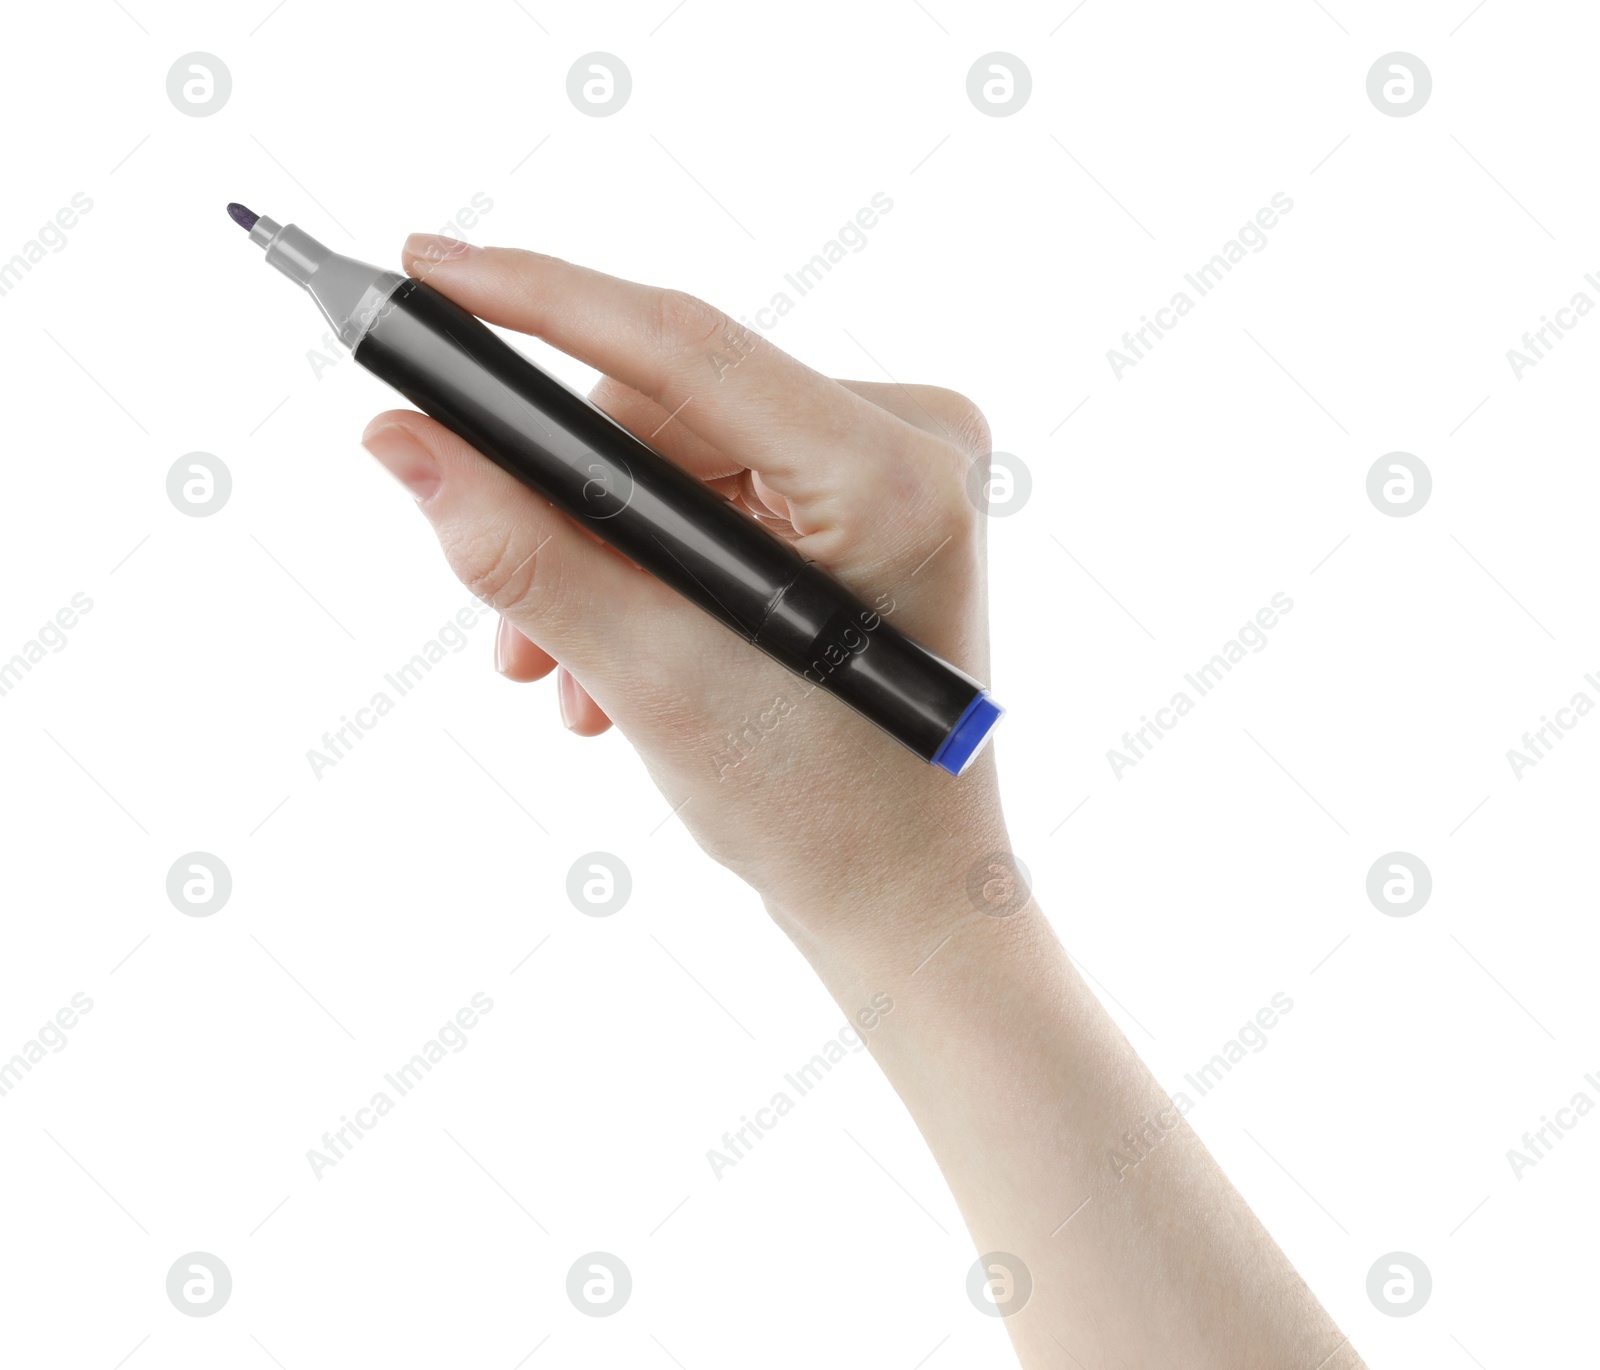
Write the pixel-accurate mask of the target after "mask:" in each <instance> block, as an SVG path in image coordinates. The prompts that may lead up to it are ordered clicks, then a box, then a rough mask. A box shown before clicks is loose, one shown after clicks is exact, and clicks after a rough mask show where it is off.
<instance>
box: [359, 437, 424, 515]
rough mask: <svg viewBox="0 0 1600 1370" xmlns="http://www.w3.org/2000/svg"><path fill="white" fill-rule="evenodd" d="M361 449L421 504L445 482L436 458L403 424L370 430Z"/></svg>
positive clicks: (362, 438) (363, 440)
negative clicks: (368, 453) (382, 466)
mask: <svg viewBox="0 0 1600 1370" xmlns="http://www.w3.org/2000/svg"><path fill="white" fill-rule="evenodd" d="M361 445H362V446H363V447H365V448H366V449H367V451H369V452H371V453H372V455H373V456H375V457H376V458H377V459H378V460H379V461H380V462H382V463H383V465H384V466H385V467H386V468H387V469H388V471H389V474H390V475H392V476H393V477H394V478H395V479H396V480H398V481H399V482H400V484H402V485H403V486H405V487H406V489H407V490H409V491H411V493H412V494H413V495H415V496H416V497H417V503H418V504H421V503H422V501H424V500H425V499H427V498H428V496H429V495H431V494H432V493H433V492H434V491H435V490H437V489H438V488H439V483H440V482H441V481H442V480H443V479H444V478H443V476H441V475H440V473H439V466H438V463H437V462H435V461H434V459H433V454H432V453H431V452H429V451H428V449H427V448H426V447H424V446H423V445H422V444H421V443H420V442H418V441H417V440H416V439H415V438H414V437H412V436H411V434H409V433H408V432H406V430H405V429H404V428H402V427H400V425H399V424H396V423H386V424H382V425H380V426H379V427H377V428H369V429H368V430H367V431H366V432H365V433H363V434H362V435H361Z"/></svg>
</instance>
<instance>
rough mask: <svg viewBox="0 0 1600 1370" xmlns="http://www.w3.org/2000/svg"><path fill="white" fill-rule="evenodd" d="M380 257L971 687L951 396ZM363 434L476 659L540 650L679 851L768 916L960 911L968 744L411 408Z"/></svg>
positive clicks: (647, 292)
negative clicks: (456, 586) (684, 580)
mask: <svg viewBox="0 0 1600 1370" xmlns="http://www.w3.org/2000/svg"><path fill="white" fill-rule="evenodd" d="M405 264H406V266H407V268H408V270H410V271H412V273H413V274H416V275H424V276H425V277H426V279H427V281H428V283H429V284H430V285H431V286H433V287H434V288H435V289H438V290H440V291H442V292H443V293H444V294H446V295H448V296H450V297H451V298H452V299H454V300H455V301H456V302H457V303H458V304H460V305H462V306H463V307H464V308H466V309H467V310H469V311H470V312H472V313H474V314H476V315H478V316H479V317H480V318H483V319H486V320H488V321H489V322H490V323H495V324H501V325H504V326H507V327H510V328H516V329H520V330H522V331H523V332H526V333H531V334H533V335H535V336H537V337H540V338H543V339H544V340H545V341H547V342H550V343H552V344H554V345H555V346H556V347H558V348H560V349H561V350H562V351H564V352H567V353H570V354H571V355H572V356H574V357H576V358H578V359H579V360H581V361H583V362H586V363H588V364H589V365H590V366H593V367H595V368H596V369H597V370H599V371H601V372H602V373H604V376H605V379H603V380H602V381H601V382H600V384H599V385H598V386H597V387H596V388H595V390H594V392H593V394H592V396H591V398H592V399H593V401H594V402H595V403H596V404H597V405H598V406H599V407H600V408H601V409H603V410H605V411H606V412H607V413H608V414H610V415H611V417H613V418H614V419H616V420H617V421H618V422H619V423H621V424H622V425H623V426H624V427H626V428H628V429H630V430H631V431H632V432H633V433H635V434H636V435H637V436H638V437H640V438H641V439H643V440H644V441H646V442H647V443H649V444H651V445H652V446H654V447H655V448H657V449H658V450H659V451H661V452H662V453H663V454H664V455H666V456H667V457H669V458H670V459H672V460H673V461H676V462H677V463H678V464H679V465H681V466H683V467H684V468H686V469H687V470H689V471H691V472H693V473H694V474H695V475H697V476H699V477H700V478H701V479H702V480H704V481H706V482H707V483H708V484H710V485H711V486H713V487H714V488H715V489H717V490H719V491H721V492H722V493H723V494H724V495H726V496H727V497H728V498H729V499H731V500H733V501H735V502H736V503H738V504H739V505H740V506H741V507H743V508H744V509H746V510H747V511H748V512H749V513H750V514H751V515H752V516H753V517H755V518H757V519H759V520H760V521H761V522H762V523H763V524H765V525H766V526H767V527H768V528H770V529H772V530H773V531H774V532H776V533H777V534H779V535H780V536H782V537H785V538H788V539H790V540H791V541H793V542H794V544H795V545H796V547H797V549H798V550H799V551H801V552H802V553H803V554H804V555H806V556H808V557H812V558H815V559H816V560H817V561H818V562H820V563H821V564H822V565H824V566H826V567H827V568H829V570H831V571H832V572H833V573H834V574H835V575H836V576H837V577H838V578H839V579H840V580H842V581H843V582H844V583H845V584H846V585H848V586H849V587H851V588H852V589H853V590H854V591H855V592H856V594H857V596H858V597H859V598H860V599H861V600H862V601H863V602H864V603H866V604H868V605H871V606H874V607H875V608H877V609H878V610H879V612H881V613H883V614H884V615H885V617H887V618H888V619H889V620H890V621H891V622H893V623H894V625H895V626H896V627H897V628H899V629H901V630H902V631H903V632H906V633H908V634H910V635H911V636H912V637H914V638H916V639H918V640H920V641H921V642H923V643H924V644H925V645H927V646H928V647H930V648H931V649H932V650H933V651H935V652H937V653H939V654H940V655H941V656H943V657H945V658H946V659H947V660H949V661H951V662H953V663H954V664H955V665H957V666H959V667H961V668H962V669H963V670H965V671H967V672H968V673H969V674H970V675H972V676H974V677H976V678H978V679H980V680H987V677H988V664H989V663H988V636H987V625H986V615H985V608H984V574H983V551H984V536H983V535H984V526H983V525H984V522H985V520H984V517H983V515H982V514H981V513H980V512H979V510H978V508H977V507H976V504H975V502H974V498H973V496H972V495H971V494H969V491H977V490H980V489H981V486H982V480H983V478H984V477H983V475H982V469H981V468H982V467H983V465H984V463H986V461H987V458H988V429H987V425H986V424H985V422H984V419H983V416H982V414H980V413H979V412H978V410H977V408H976V407H975V406H974V405H973V404H972V403H971V402H970V401H968V400H966V399H964V398H963V397H961V396H960V395H957V394H954V393H952V392H950V391H948V390H940V389H937V388H933V387H928V386H915V387H912V386H898V385H870V384H862V383H851V382H839V381H834V380H829V379H828V378H827V377H825V376H821V375H818V374H817V373H816V372H814V371H812V370H810V369H809V368H807V367H806V366H804V365H802V364H801V363H800V362H798V361H796V360H794V359H793V358H792V357H790V356H788V355H787V354H785V353H783V352H781V351H779V350H778V349H777V348H775V347H773V346H772V345H771V344H769V343H767V342H766V341H765V340H764V339H762V338H761V337H760V336H758V335H757V334H755V333H753V332H752V331H751V330H749V329H747V328H744V327H742V326H741V325H739V324H736V323H734V322H733V321H732V320H730V319H729V318H728V317H727V316H726V315H725V314H723V313H722V312H721V311H720V310H717V309H715V308H713V307H712V306H711V305H708V304H705V303H703V302H701V301H700V300H698V299H695V298H693V297H692V296H689V295H684V294H682V293H679V292H677V291H672V290H660V289H655V288H652V287H648V286H642V285H635V284H633V283H631V282H628V281H622V280H617V279H616V278H614V277H611V276H605V275H602V274H600V273H599V272H596V271H590V270H587V269H585V268H583V267H580V266H574V265H572V264H571V263H568V262H564V261H559V260H557V259H555V258H552V257H543V256H539V255H537V254H535V253H531V252H523V251H517V250H513V249H508V248H470V247H467V246H466V245H465V244H460V243H456V242H453V241H451V240H428V239H423V238H413V239H411V240H409V241H408V242H407V244H406V250H405ZM364 441H365V442H366V444H367V446H368V447H369V448H370V449H371V450H372V452H373V453H374V454H375V455H376V456H377V457H378V458H379V460H380V461H382V462H383V463H384V464H385V465H386V466H388V467H389V469H390V470H391V471H392V472H394V474H395V475H397V476H398V477H400V478H401V479H402V480H403V481H404V482H406V483H407V484H408V485H409V486H410V487H411V488H412V490H413V492H414V493H415V494H416V496H417V499H418V502H419V504H420V506H421V508H422V511H423V513H424V514H425V515H426V516H427V517H428V519H429V520H430V521H431V522H432V523H433V525H434V527H435V529H436V530H437V531H438V534H439V538H440V541H441V543H442V544H443V547H444V551H445V555H446V557H447V558H448V560H449V562H450V565H451V567H452V568H453V569H454V570H455V572H456V574H457V575H458V576H459V577H460V578H461V580H462V581H463V583H465V584H466V585H467V586H468V588H470V589H471V590H472V591H473V592H474V593H475V594H477V595H478V596H479V597H480V598H481V599H483V600H484V601H485V602H486V603H488V604H491V605H492V606H493V607H494V608H496V609H497V610H498V611H499V612H500V614H501V617H502V619H503V621H504V622H503V626H502V629H501V632H500V635H499V638H498V640H497V643H496V655H497V660H498V662H499V664H500V666H501V669H502V670H503V671H504V672H505V673H506V674H507V675H509V676H511V677H512V678H514V679H520V680H532V679H537V678H539V677H540V676H543V675H546V674H548V673H549V672H550V671H551V670H552V669H555V668H557V667H558V664H559V678H558V684H557V690H558V695H559V698H560V705H561V712H562V715H563V718H564V721H565V722H566V724H567V726H568V727H570V728H572V729H573V730H574V731H576V732H579V733H583V734H594V733H597V732H601V731H604V730H605V728H606V727H607V726H609V724H611V723H615V724H616V725H617V727H619V728H620V729H621V730H622V732H623V734H624V735H625V736H626V737H627V738H628V740H629V741H630V742H631V743H632V744H633V745H634V747H636V748H637V749H638V751H639V753H640V755H641V756H642V757H643V759H644V761H645V763H646V765H647V766H648V767H649V770H650V773H651V774H652V776H653V777H654V778H655V781H656V783H657V785H658V786H659V787H660V788H661V791H662V793H663V794H664V795H665V796H666V798H667V800H668V802H669V804H671V805H672V806H673V807H674V808H676V809H677V811H678V815H679V817H680V819H681V820H682V821H683V822H684V823H685V824H686V825H687V827H688V828H689V830H690V831H691V832H692V833H693V834H694V836H695V837H696V839H697V840H698V841H699V843H700V845H701V846H702V847H703V848H704V849H705V850H706V851H707V852H708V853H710V855H711V856H712V857H714V858H715V859H716V860H718V861H720V862H721V863H722V864H723V865H725V866H727V867H729V868H730V869H732V870H733V871H735V872H736V873H737V874H739V875H740V876H742V877H743V878H744V879H745V880H747V881H748V882H749V883H750V884H751V885H753V886H754V887H755V889H756V890H757V891H759V893H760V894H761V895H762V897H763V898H764V899H765V901H766V903H767V906H768V908H769V909H771V910H772V912H773V913H774V915H775V916H777V917H778V918H779V919H780V921H782V922H783V923H784V924H785V925H786V926H788V927H789V928H790V930H791V931H792V932H794V933H795V934H797V935H800V934H802V933H804V934H806V935H807V936H808V937H810V936H814V937H816V938H819V939H825V940H829V941H831V940H832V939H833V938H834V936H836V935H846V936H848V935H849V934H850V931H851V930H852V929H865V928H867V927H871V928H873V929H874V935H876V936H882V937H889V938H893V939H895V940H899V939H901V938H904V939H906V945H907V946H908V947H910V946H914V945H920V944H921V942H922V940H923V938H924V937H925V934H926V932H927V931H929V930H931V929H932V928H935V927H939V926H942V925H943V923H944V922H945V921H946V920H947V919H949V918H950V917H980V916H981V914H980V913H979V912H978V910H977V909H976V908H974V907H973V906H972V904H971V901H969V900H968V899H967V898H966V897H965V893H964V891H965V889H966V880H967V874H968V872H969V871H970V870H971V869H972V867H973V866H974V863H976V862H979V861H980V860H981V859H982V858H984V857H985V856H986V854H989V853H993V852H995V851H998V850H1002V849H1004V847H1005V845H1006V842H1005V836H1004V827H1003V823H1002V820H1001V816H1000V804H999V798H998V793H997V789H996V784H995V771H994V761H993V757H992V755H985V756H983V757H981V758H980V759H979V760H978V761H977V762H976V763H975V764H974V765H973V767H972V768H971V770H969V771H968V773H967V774H966V775H965V776H963V777H962V778H961V779H960V780H959V781H958V780H955V779H954V778H952V777H951V776H949V775H947V774H945V773H944V772H942V771H939V770H937V769H936V768H934V767H932V766H929V765H928V764H927V763H926V762H924V761H921V760H919V759H918V758H916V757H915V756H913V755H912V754H911V753H909V752H907V751H905V750H904V749H903V748H901V747H900V746H898V745H897V744H896V743H894V742H893V741H891V740H890V739H888V738H887V737H885V736H884V735H883V734H882V733H880V732H879V731H878V730H877V729H875V728H874V727H872V726H871V725H870V724H868V723H866V722H864V721H863V720H861V719H860V718H858V717H857V716H856V715H855V714H854V713H853V712H852V711H851V710H850V709H848V708H847V707H846V706H844V705H843V704H841V703H839V702H838V701H837V700H836V699H834V698H832V697H831V696H830V695H829V694H827V693H826V692H825V691H823V690H821V689H818V688H816V687H814V686H812V685H811V684H809V683H808V682H807V681H804V680H801V679H799V678H797V677H796V676H794V675H792V674H791V673H789V672H788V671H786V670H784V669H783V668H782V667H780V666H778V665H777V664H775V663H774V662H772V661H771V660H769V659H768V658H767V657H765V656H764V655H763V654H762V653H760V652H759V651H756V650H754V649H753V648H751V647H750V646H749V645H748V644H747V643H745V642H743V641H741V640H740V639H739V638H738V637H736V636H735V635H734V634H733V633H731V632H729V631H728V630H727V629H726V628H725V627H723V626H722V625H721V624H720V623H717V622H716V621H714V620H713V619H711V618H710V617H709V616H708V615H706V614H705V613H704V612H702V611H701V610H700V609H698V608H696V607H695V606H694V605H692V604H690V603H688V602H687V601H685V600H683V599H682V598H680V597H679V596H678V595H677V594H675V593H674V592H673V591H671V590H669V589H667V588H666V587H665V586H664V585H662V584H661V583H660V582H659V581H657V580H655V579H653V578H652V577H650V576H648V575H646V574H644V573H642V572H641V571H639V570H637V569H636V568H635V567H634V566H632V565H631V564H630V563H629V562H628V561H626V560H625V559H624V558H623V557H621V556H620V555H618V554H616V553H615V552H613V551H611V550H610V549H609V548H608V547H606V546H605V545H604V544H602V543H601V542H599V541H598V540H597V539H596V538H594V537H593V536H592V535H591V534H589V533H588V532H587V531H586V530H584V529H581V528H580V527H579V526H578V525H577V524H575V523H574V522H572V521H571V520H570V519H568V518H566V517H565V516H563V515H562V514H561V513H559V512H558V511H557V510H556V509H554V508H553V507H552V506H551V505H550V504H549V503H548V502H547V501H545V500H544V499H542V498H540V497H539V496H538V495H536V494H534V493H533V492H532V491H530V490H528V489H527V488H526V487H525V486H523V485H522V484H520V483H519V482H518V481H516V480H515V479H513V478H512V477H511V476H509V475H507V474H505V473H504V472H503V471H501V470H500V469H499V468H497V467H496V466H494V465H493V464H491V463H490V462H488V461H485V460H484V459H483V458H482V457H481V456H479V455H478V454H477V453H476V452H475V451H473V450H472V449H471V448H470V447H468V446H467V445H466V444H465V443H464V442H463V441H462V440H461V439H460V438H458V437H456V436H455V435H453V434H452V433H450V432H449V431H448V430H447V429H445V428H443V427H442V426H441V425H439V424H438V423H436V422H434V421H433V420H432V419H429V418H427V417H425V416H423V415H420V414H416V413H412V412H408V411H404V410H395V411H391V412H389V413H386V414H381V415H379V416H378V417H377V418H376V419H374V420H373V422H372V424H371V425H370V426H369V427H368V429H367V432H366V436H365V438H364ZM975 462H976V463H978V464H979V466H980V471H979V472H977V473H975V472H974V470H973V466H974V463H975ZM885 872H893V873H894V879H895V880H896V881H897V882H908V881H915V882H920V883H921V885H922V892H923V893H924V895H925V898H924V899H923V900H922V901H921V905H922V907H923V909H924V915H923V917H922V918H920V919H918V920H917V923H918V924H919V925H918V926H913V927H910V928H894V927H885V926H884V920H883V918H882V916H881V915H882V912H883V910H884V909H885V901H884V900H883V898H882V885H883V881H884V877H885ZM901 892H902V893H904V894H915V893H916V891H915V890H905V889H902V890H901ZM953 892H954V893H956V895H957V898H956V899H955V900H954V901H952V898H951V895H952V893H953ZM911 902H912V904H913V905H915V903H916V901H911ZM869 910H871V911H874V916H872V917H870V918H869V917H868V916H867V915H868V912H869ZM913 964H914V962H913Z"/></svg>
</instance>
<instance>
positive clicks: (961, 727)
mask: <svg viewBox="0 0 1600 1370" xmlns="http://www.w3.org/2000/svg"><path fill="white" fill-rule="evenodd" d="M1004 715H1005V710H1004V709H1002V708H1001V707H1000V706H999V705H998V704H996V703H995V702H994V700H992V699H990V698H989V692H988V691H987V690H979V691H978V694H977V697H976V698H975V699H974V700H973V701H972V703H970V704H969V705H967V707H966V709H965V710H964V711H963V712H962V714H961V717H960V718H958V719H957V720H956V726H955V727H953V728H952V729H950V735H949V736H948V737H946V738H945V740H944V741H943V742H941V743H940V744H939V750H938V751H936V752H935V753H934V754H933V764H934V765H935V766H938V767H940V768H941V769H943V770H946V771H949V772H950V774H951V775H960V774H961V772H962V771H964V770H966V769H967V767H968V766H969V765H971V764H972V759H973V758H974V757H975V756H977V754H978V753H979V752H981V751H982V750H983V744H984V743H986V742H987V741H988V740H989V734H990V733H992V732H993V731H994V725H995V724H996V723H998V722H999V721H1000V719H1001V718H1002V717H1003V716H1004Z"/></svg>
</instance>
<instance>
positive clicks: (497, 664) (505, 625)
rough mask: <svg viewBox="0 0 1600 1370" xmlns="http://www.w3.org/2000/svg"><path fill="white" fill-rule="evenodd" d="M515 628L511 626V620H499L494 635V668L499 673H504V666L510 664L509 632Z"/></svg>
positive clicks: (512, 631)
mask: <svg viewBox="0 0 1600 1370" xmlns="http://www.w3.org/2000/svg"><path fill="white" fill-rule="evenodd" d="M515 631H516V629H514V628H513V627H512V626H511V620H510V619H508V618H503V619H501V620H500V631H499V632H497V633H496V634H495V635H494V668H495V670H497V671H499V672H500V674H501V675H504V674H505V673H506V667H507V666H509V665H510V664H511V634H512V633H514V632H515Z"/></svg>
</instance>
